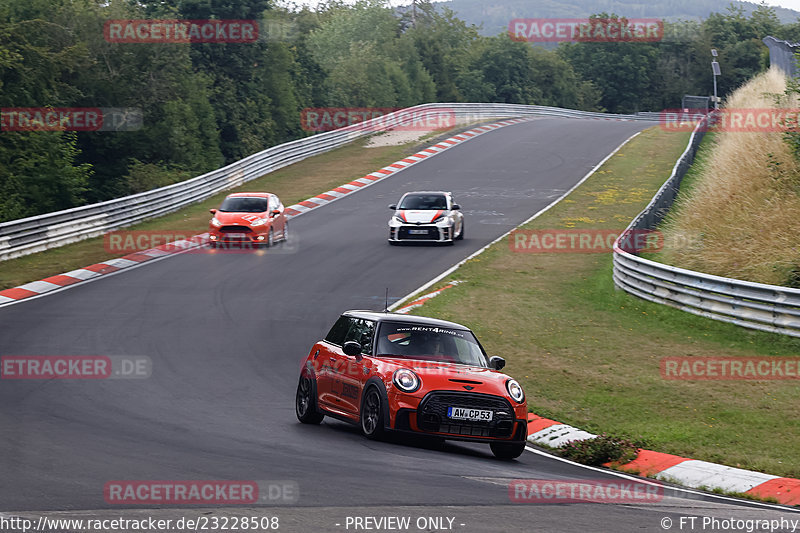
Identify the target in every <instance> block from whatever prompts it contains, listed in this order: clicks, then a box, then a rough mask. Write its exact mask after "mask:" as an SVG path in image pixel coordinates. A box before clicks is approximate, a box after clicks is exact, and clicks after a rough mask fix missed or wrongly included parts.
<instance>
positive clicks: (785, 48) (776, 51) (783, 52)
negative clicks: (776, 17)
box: [762, 36, 800, 78]
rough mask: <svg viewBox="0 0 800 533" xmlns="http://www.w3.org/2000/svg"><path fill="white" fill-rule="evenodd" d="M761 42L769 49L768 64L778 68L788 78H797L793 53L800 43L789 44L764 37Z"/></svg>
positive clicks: (795, 59) (795, 60)
mask: <svg viewBox="0 0 800 533" xmlns="http://www.w3.org/2000/svg"><path fill="white" fill-rule="evenodd" d="M762 41H763V43H764V44H766V45H767V48H769V64H770V65H771V66H774V67H778V68H780V69H781V70H782V71H784V72H785V73H786V75H787V76H789V77H792V78H794V77H795V76H797V56H795V51H796V50H797V48H798V47H800V43H790V42H789V41H782V40H780V39H776V38H775V37H772V36H767V37H764V38H763V39H762Z"/></svg>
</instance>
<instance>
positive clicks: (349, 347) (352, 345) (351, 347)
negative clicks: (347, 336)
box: [342, 341, 361, 356]
mask: <svg viewBox="0 0 800 533" xmlns="http://www.w3.org/2000/svg"><path fill="white" fill-rule="evenodd" d="M342 351H343V352H344V354H345V355H350V356H357V355H361V345H360V344H359V343H357V342H356V341H347V342H346V343H344V344H343V345H342Z"/></svg>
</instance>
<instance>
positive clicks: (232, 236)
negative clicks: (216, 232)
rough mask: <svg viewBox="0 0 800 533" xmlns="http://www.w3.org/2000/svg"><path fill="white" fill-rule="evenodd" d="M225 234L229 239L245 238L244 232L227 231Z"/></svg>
mask: <svg viewBox="0 0 800 533" xmlns="http://www.w3.org/2000/svg"><path fill="white" fill-rule="evenodd" d="M225 236H226V237H227V238H229V239H244V238H245V234H244V233H226V234H225Z"/></svg>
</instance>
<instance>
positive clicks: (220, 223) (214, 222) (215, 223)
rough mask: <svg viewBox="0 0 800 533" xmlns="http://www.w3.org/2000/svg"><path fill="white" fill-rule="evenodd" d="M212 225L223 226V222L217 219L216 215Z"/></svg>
mask: <svg viewBox="0 0 800 533" xmlns="http://www.w3.org/2000/svg"><path fill="white" fill-rule="evenodd" d="M211 225H212V226H214V227H215V228H218V227H220V226H222V222H220V221H219V220H217V217H214V218H212V219H211Z"/></svg>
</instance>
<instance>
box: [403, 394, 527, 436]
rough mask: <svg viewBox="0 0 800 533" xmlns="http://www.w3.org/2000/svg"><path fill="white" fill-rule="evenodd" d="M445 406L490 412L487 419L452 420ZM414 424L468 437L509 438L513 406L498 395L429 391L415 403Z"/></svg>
mask: <svg viewBox="0 0 800 533" xmlns="http://www.w3.org/2000/svg"><path fill="white" fill-rule="evenodd" d="M448 407H464V408H467V409H484V410H491V411H493V412H494V414H493V416H492V421H491V422H478V421H475V422H473V421H471V420H453V419H450V418H448V417H447V408H448ZM417 425H418V426H419V428H420V429H422V430H423V431H433V432H436V433H451V434H455V435H464V436H469V437H498V438H504V437H510V436H511V432H512V431H513V429H514V409H513V408H512V407H511V404H510V403H509V402H508V401H507V400H506V399H504V398H500V397H499V396H489V395H487V394H478V393H473V392H431V393H429V394H428V395H427V396H425V398H423V399H422V401H421V402H420V404H419V409H418V410H417Z"/></svg>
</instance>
